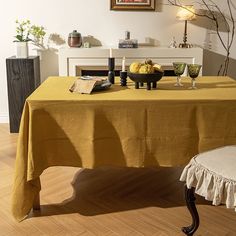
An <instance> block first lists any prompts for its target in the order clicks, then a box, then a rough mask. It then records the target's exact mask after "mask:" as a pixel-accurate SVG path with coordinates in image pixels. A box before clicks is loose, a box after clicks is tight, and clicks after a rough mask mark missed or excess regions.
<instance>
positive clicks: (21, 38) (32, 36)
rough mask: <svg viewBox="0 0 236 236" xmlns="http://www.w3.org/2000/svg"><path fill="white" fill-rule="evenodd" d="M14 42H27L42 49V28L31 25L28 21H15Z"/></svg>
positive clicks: (43, 30)
mask: <svg viewBox="0 0 236 236" xmlns="http://www.w3.org/2000/svg"><path fill="white" fill-rule="evenodd" d="M16 33H17V34H16V36H15V38H16V40H14V42H29V41H32V43H33V44H34V45H36V46H38V47H41V48H44V46H43V39H44V36H45V34H46V31H45V28H44V27H43V26H38V25H32V24H31V22H30V21H29V20H23V21H18V20H16Z"/></svg>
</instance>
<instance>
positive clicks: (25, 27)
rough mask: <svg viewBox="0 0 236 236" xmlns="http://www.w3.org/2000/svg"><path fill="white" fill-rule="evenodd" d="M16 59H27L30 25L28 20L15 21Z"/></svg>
mask: <svg viewBox="0 0 236 236" xmlns="http://www.w3.org/2000/svg"><path fill="white" fill-rule="evenodd" d="M16 25H17V26H16V33H17V34H16V36H15V38H16V40H14V42H15V43H16V58H27V57H28V42H29V41H31V39H30V38H29V35H30V30H31V23H30V21H29V20H25V21H21V22H20V21H18V20H16Z"/></svg>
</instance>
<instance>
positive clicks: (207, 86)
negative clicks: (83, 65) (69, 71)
mask: <svg viewBox="0 0 236 236" xmlns="http://www.w3.org/2000/svg"><path fill="white" fill-rule="evenodd" d="M76 79H78V77H49V78H48V79H46V80H45V81H44V82H43V83H42V84H41V85H40V86H39V87H38V88H37V89H36V90H35V91H34V92H33V93H32V94H31V95H30V96H29V97H28V98H27V100H26V102H25V105H24V109H23V114H22V118H21V124H20V131H19V136H18V145H17V152H16V161H15V171H14V183H13V190H12V205H11V207H12V214H13V216H14V218H15V219H16V220H17V221H22V220H23V219H25V218H26V217H27V216H28V214H29V212H30V211H31V209H32V208H33V205H34V202H35V200H37V199H38V196H39V192H40V189H41V185H40V175H41V174H42V173H43V171H44V170H45V169H46V168H48V167H52V166H73V167H79V168H90V169H93V168H97V167H101V166H123V167H137V168H141V167H150V166H152V167H156V168H158V167H176V166H184V165H185V164H187V163H188V162H189V160H190V159H191V158H192V157H193V156H194V155H196V154H198V153H201V152H204V151H207V150H210V149H213V148H217V147H221V146H225V145H233V144H236V81H235V80H234V79H232V78H230V77H227V76H201V77H198V78H197V79H196V86H197V88H198V89H188V88H189V87H190V85H191V80H190V78H189V77H183V78H182V84H183V87H175V86H174V83H175V80H176V78H175V77H165V76H164V77H162V79H161V80H160V81H159V82H158V83H157V88H155V89H151V90H147V89H146V88H145V85H144V86H143V87H140V88H139V89H135V84H134V82H132V81H131V80H128V81H127V86H120V79H119V78H118V77H117V78H115V84H114V85H112V86H111V87H110V88H107V89H105V90H102V91H97V92H92V93H91V94H80V93H72V92H70V91H69V88H70V87H71V85H72V84H73V83H74V81H75V80H76ZM163 181H164V180H163Z"/></svg>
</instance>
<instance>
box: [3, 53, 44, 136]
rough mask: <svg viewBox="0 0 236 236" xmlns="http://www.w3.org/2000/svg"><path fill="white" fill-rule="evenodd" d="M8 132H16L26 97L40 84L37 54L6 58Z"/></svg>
mask: <svg viewBox="0 0 236 236" xmlns="http://www.w3.org/2000/svg"><path fill="white" fill-rule="evenodd" d="M6 66H7V87H8V105H9V120H10V132H11V133H18V131H19V125H20V119H21V114H22V110H23V107H24V103H25V100H26V98H27V97H28V96H29V95H30V94H31V93H32V92H33V91H34V90H35V89H36V88H37V87H38V86H39V84H40V62H39V57H38V56H32V57H28V58H26V59H22V58H16V57H10V58H7V59H6Z"/></svg>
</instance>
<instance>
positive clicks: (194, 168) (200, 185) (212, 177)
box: [180, 158, 236, 211]
mask: <svg viewBox="0 0 236 236" xmlns="http://www.w3.org/2000/svg"><path fill="white" fill-rule="evenodd" d="M180 181H183V182H186V185H187V187H188V188H192V187H194V188H195V193H197V194H199V195H200V196H202V197H204V198H205V199H206V200H208V201H212V204H213V205H216V206H217V205H220V204H225V205H226V207H227V208H235V211H236V181H234V180H231V179H227V178H225V177H223V176H221V175H219V174H217V173H214V172H212V171H210V170H209V169H207V168H205V167H204V166H202V165H201V164H199V163H197V161H196V160H195V158H193V159H192V160H191V161H190V162H189V164H188V165H187V166H186V167H185V168H184V170H183V172H182V175H181V177H180Z"/></svg>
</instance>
